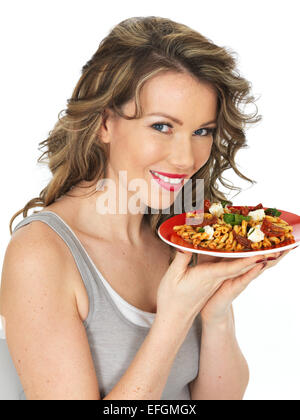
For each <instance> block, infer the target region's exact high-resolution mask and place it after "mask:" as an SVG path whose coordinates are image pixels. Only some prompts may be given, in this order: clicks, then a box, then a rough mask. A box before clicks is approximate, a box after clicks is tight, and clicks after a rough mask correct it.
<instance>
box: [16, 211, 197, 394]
mask: <svg viewBox="0 0 300 420" xmlns="http://www.w3.org/2000/svg"><path fill="white" fill-rule="evenodd" d="M35 220H38V221H41V222H44V223H46V224H47V225H48V226H50V228H52V229H53V230H54V231H55V232H56V233H57V234H58V235H59V236H60V237H61V238H62V239H63V241H64V242H65V243H66V245H67V246H68V247H69V249H70V251H71V253H72V255H73V257H74V260H75V263H76V265H77V267H78V270H79V272H80V274H81V277H82V281H83V283H84V285H85V287H86V291H87V295H88V299H89V313H88V316H87V318H86V319H85V321H84V322H83V324H84V326H85V330H86V334H87V339H88V342H89V346H90V350H91V354H92V357H93V362H94V367H95V371H96V375H97V379H98V384H99V390H100V396H101V398H104V397H105V396H106V395H107V394H108V393H109V392H110V391H111V389H112V388H113V387H114V386H115V385H116V384H117V382H118V381H119V380H120V379H121V377H122V376H123V374H124V373H125V372H126V370H127V369H128V367H129V365H130V364H131V362H132V360H133V358H134V356H135V355H136V353H137V352H138V350H139V348H140V347H141V345H142V343H143V341H144V340H145V338H146V336H147V334H148V333H149V330H150V328H151V327H144V326H141V325H137V324H135V323H133V322H131V321H130V320H129V319H127V318H126V317H125V316H124V315H123V314H122V312H121V311H120V310H119V309H118V306H117V305H116V303H115V302H114V300H113V299H112V297H111V296H110V294H109V293H108V291H107V289H106V288H105V286H104V284H103V281H102V278H101V273H100V272H99V271H96V270H95V267H94V266H93V264H92V263H91V259H90V257H89V255H88V254H87V251H86V250H85V249H84V247H83V246H82V244H81V242H80V241H79V239H78V238H77V236H76V235H75V234H74V232H73V231H72V230H71V228H70V227H69V226H68V225H67V224H66V223H65V222H64V221H63V220H62V219H61V217H60V216H58V215H57V214H56V213H54V212H52V211H43V212H36V213H33V214H32V215H30V216H27V217H25V218H24V219H23V220H21V221H20V222H19V223H18V224H17V225H16V226H15V228H14V230H13V233H14V232H15V231H16V230H17V229H19V228H20V227H22V226H24V225H27V224H28V223H30V222H32V221H35ZM200 339H201V317H200V314H198V315H197V317H196V318H195V320H194V322H193V324H192V326H191V328H190V329H189V331H188V333H187V335H186V337H185V340H184V341H183V343H182V345H181V347H180V349H179V350H178V352H177V355H176V358H175V359H174V362H173V365H172V368H171V370H170V374H169V377H168V379H167V382H166V385H165V388H164V390H163V393H162V396H161V399H162V400H190V399H191V397H190V392H189V388H188V384H189V382H191V381H192V380H193V379H195V378H196V376H197V375H198V369H199V357H200ZM161 351H162V352H163V348H162V349H161ZM21 399H26V397H25V394H24V392H23V398H21Z"/></svg>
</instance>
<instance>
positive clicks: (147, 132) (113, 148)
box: [100, 72, 217, 209]
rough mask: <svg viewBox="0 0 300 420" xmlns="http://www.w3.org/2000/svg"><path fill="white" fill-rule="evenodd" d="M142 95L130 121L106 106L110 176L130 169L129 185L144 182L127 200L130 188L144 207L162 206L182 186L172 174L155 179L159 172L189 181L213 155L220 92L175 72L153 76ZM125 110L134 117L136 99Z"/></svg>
mask: <svg viewBox="0 0 300 420" xmlns="http://www.w3.org/2000/svg"><path fill="white" fill-rule="evenodd" d="M140 93H141V94H140V101H141V107H142V111H143V115H142V117H141V118H139V119H133V120H126V119H124V118H121V117H119V116H118V115H115V114H113V112H112V111H111V110H107V112H108V118H107V119H106V121H105V123H104V124H103V125H102V126H101V129H100V137H101V139H102V141H103V142H105V143H110V146H109V147H110V153H109V164H108V172H107V178H110V179H113V180H115V181H118V180H119V171H126V177H127V186H129V187H130V182H131V181H132V182H133V180H136V179H138V180H140V183H142V184H143V185H144V186H146V188H140V189H139V188H138V187H137V185H138V184H139V182H138V181H135V182H137V183H133V184H132V186H134V185H135V189H133V188H131V189H130V188H128V199H129V197H130V191H135V192H137V191H139V197H140V200H141V202H142V203H141V205H147V206H149V207H151V208H155V209H163V208H166V207H169V206H170V205H171V204H172V203H173V202H174V200H175V198H176V196H177V194H178V192H179V191H180V189H181V188H182V185H183V184H182V182H181V183H180V184H173V183H171V181H170V178H171V177H170V176H169V177H168V178H165V179H162V178H160V179H157V178H158V175H159V173H167V174H172V175H176V176H177V177H179V178H177V181H180V180H181V179H182V178H183V179H185V180H188V179H189V178H191V177H192V175H193V174H194V173H195V172H197V171H198V170H199V169H200V168H201V167H202V166H203V165H204V164H205V163H206V162H207V160H208V158H209V156H210V153H211V147H212V143H213V129H214V128H215V127H216V113H217V95H216V93H215V91H214V90H213V88H212V87H211V86H210V85H209V84H206V83H202V82H201V83H200V82H199V81H197V80H196V79H194V78H193V77H192V76H190V75H188V74H181V73H174V72H167V73H163V74H159V75H157V76H155V77H153V78H151V79H149V80H148V81H147V82H146V83H145V84H144V85H143V87H142V89H141V92H140ZM123 111H124V113H125V114H126V115H130V116H132V115H134V113H135V102H134V100H132V101H130V102H127V103H126V104H125V105H124V106H123ZM150 114H153V115H150ZM162 114H165V115H162ZM167 115H168V116H167ZM172 118H173V119H174V120H173V119H172ZM153 171H154V172H156V174H153ZM157 173H158V174H157ZM122 179H123V180H124V178H122ZM173 179H175V181H176V178H173ZM183 182H187V181H183ZM121 183H123V185H124V181H122V182H121ZM117 185H118V184H117ZM131 194H132V195H133V192H132V193H131Z"/></svg>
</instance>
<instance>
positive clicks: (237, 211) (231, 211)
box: [228, 207, 241, 214]
mask: <svg viewBox="0 0 300 420" xmlns="http://www.w3.org/2000/svg"><path fill="white" fill-rule="evenodd" d="M228 210H230V213H236V214H241V210H240V209H235V208H234V207H228Z"/></svg>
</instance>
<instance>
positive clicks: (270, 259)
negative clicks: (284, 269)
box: [267, 257, 278, 261]
mask: <svg viewBox="0 0 300 420" xmlns="http://www.w3.org/2000/svg"><path fill="white" fill-rule="evenodd" d="M277 258H278V257H277ZM277 258H275V257H269V258H267V260H268V261H274V260H277Z"/></svg>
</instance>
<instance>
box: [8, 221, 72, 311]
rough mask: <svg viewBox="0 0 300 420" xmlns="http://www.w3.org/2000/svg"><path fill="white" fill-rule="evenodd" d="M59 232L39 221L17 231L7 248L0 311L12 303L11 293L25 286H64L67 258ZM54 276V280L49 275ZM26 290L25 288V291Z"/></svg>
mask: <svg viewBox="0 0 300 420" xmlns="http://www.w3.org/2000/svg"><path fill="white" fill-rule="evenodd" d="M57 236H58V235H57V234H56V233H55V232H54V231H52V229H51V228H50V227H49V226H47V225H45V223H43V222H40V221H33V222H31V223H29V224H28V225H25V226H22V227H21V228H19V229H18V230H16V231H15V232H14V233H13V235H12V237H11V239H10V241H9V243H8V245H7V248H6V252H5V256H4V261H3V267H2V277H1V294H0V312H1V313H3V312H5V309H7V306H8V305H9V302H10V299H9V296H11V295H12V294H16V293H17V292H18V291H19V292H20V293H21V292H23V289H28V287H30V288H31V290H32V291H34V290H36V291H37V290H38V289H39V288H40V287H42V284H43V283H44V285H45V287H49V288H50V287H52V288H54V287H57V286H58V285H60V287H62V286H63V281H62V279H61V278H60V277H62V276H61V273H63V272H64V267H65V259H64V253H63V249H62V244H60V243H59V241H58V238H57ZM50 277H51V281H50V280H49V278H50ZM24 292H25V290H24Z"/></svg>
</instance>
